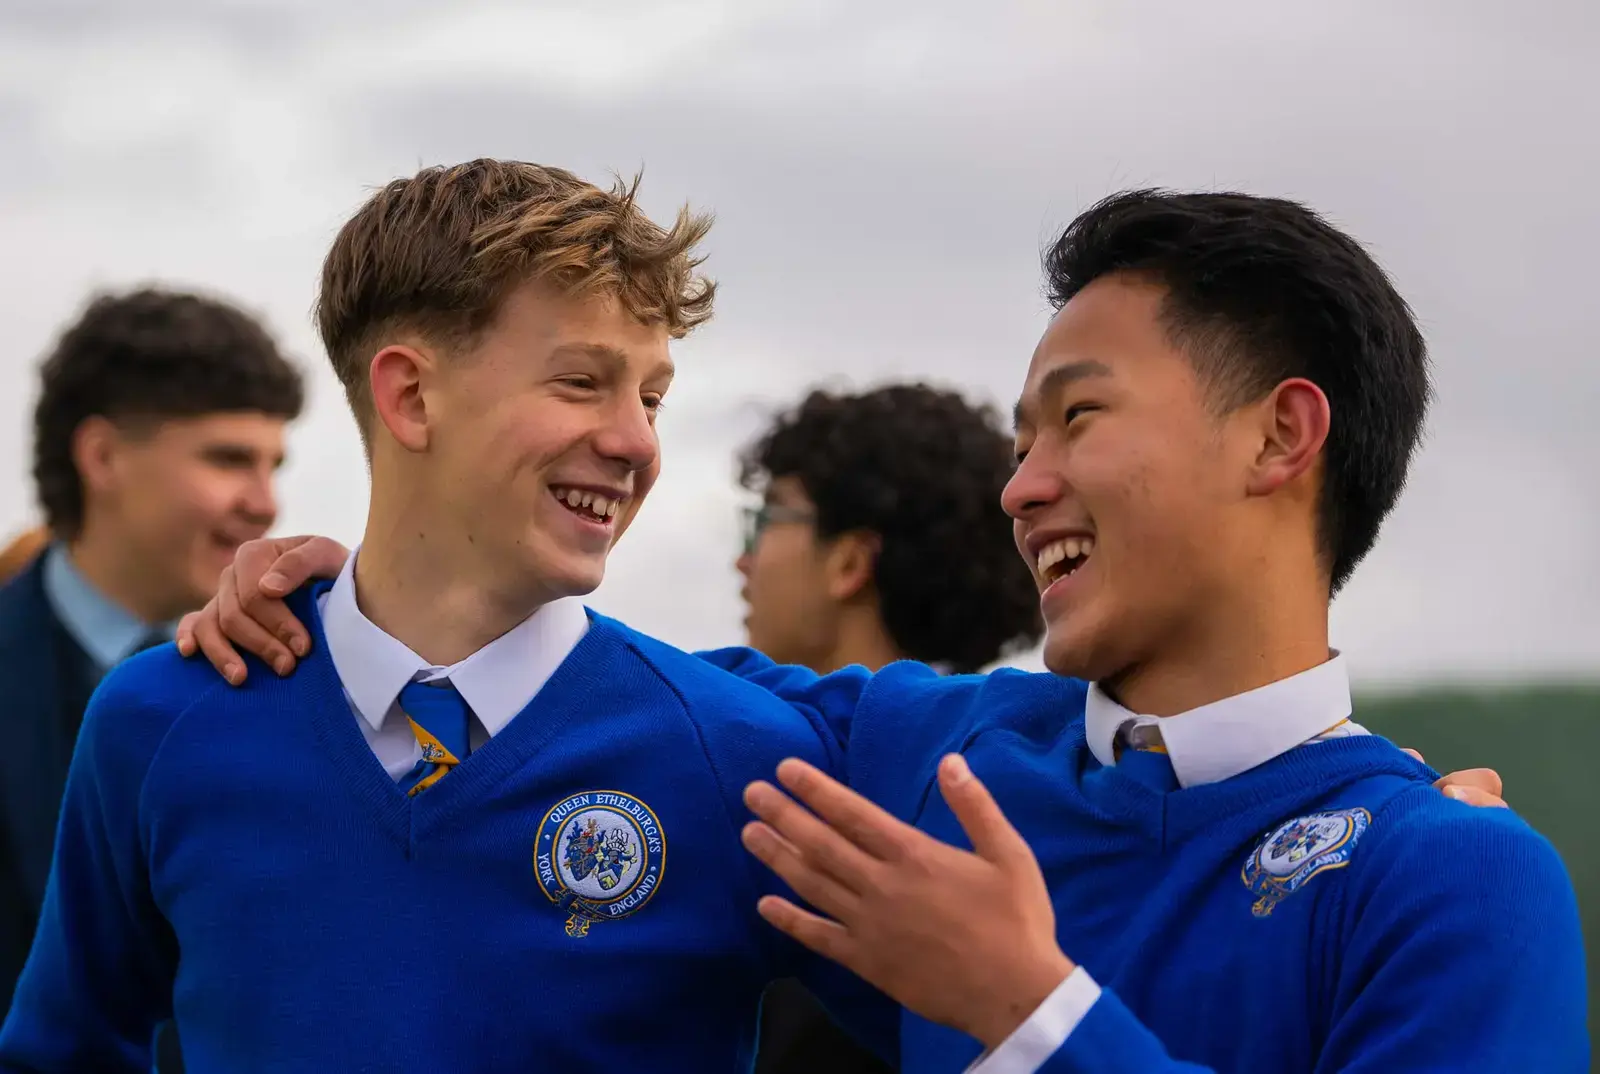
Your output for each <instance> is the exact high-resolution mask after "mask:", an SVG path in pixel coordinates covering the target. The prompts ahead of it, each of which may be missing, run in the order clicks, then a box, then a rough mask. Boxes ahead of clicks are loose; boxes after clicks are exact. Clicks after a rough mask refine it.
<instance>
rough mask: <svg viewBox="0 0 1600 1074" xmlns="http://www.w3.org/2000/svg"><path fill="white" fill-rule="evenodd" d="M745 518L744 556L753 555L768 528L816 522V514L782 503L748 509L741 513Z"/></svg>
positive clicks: (765, 504)
mask: <svg viewBox="0 0 1600 1074" xmlns="http://www.w3.org/2000/svg"><path fill="white" fill-rule="evenodd" d="M740 513H741V514H742V515H743V517H744V554H745V555H747V556H748V555H751V554H753V553H754V552H755V550H756V544H757V542H759V541H760V540H761V534H762V533H763V532H764V531H765V530H766V528H767V527H768V526H771V525H773V524H778V525H782V524H784V523H791V522H814V521H816V517H817V516H816V514H815V513H814V512H812V511H808V510H806V509H805V508H803V507H788V506H786V505H784V504H781V503H764V504H762V505H761V506H760V507H746V508H743V509H742V510H741V512H740Z"/></svg>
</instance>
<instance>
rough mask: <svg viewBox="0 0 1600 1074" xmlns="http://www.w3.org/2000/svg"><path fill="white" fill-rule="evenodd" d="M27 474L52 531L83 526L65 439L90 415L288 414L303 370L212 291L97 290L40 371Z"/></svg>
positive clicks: (300, 402) (296, 403)
mask: <svg viewBox="0 0 1600 1074" xmlns="http://www.w3.org/2000/svg"><path fill="white" fill-rule="evenodd" d="M39 379H40V391H39V401H38V404H37V405H36V406H35V407H34V412H33V434H34V435H33V479H34V483H35V485H36V487H37V490H38V496H39V502H40V505H41V506H42V507H43V509H44V513H45V521H46V523H47V524H48V525H49V527H50V530H51V532H52V533H54V534H55V535H57V536H58V537H63V538H66V539H71V538H74V537H76V536H77V535H78V534H79V532H80V531H81V529H82V528H83V510H84V506H83V482H82V479H81V476H80V475H79V473H78V468H77V465H76V464H75V463H74V462H73V459H72V439H73V436H74V434H75V433H76V432H77V429H78V426H79V425H81V424H82V423H83V422H84V421H85V420H86V419H88V418H90V417H104V418H108V419H110V420H113V421H120V422H161V421H166V420H170V419H174V418H194V417H201V416H203V415H206V414H214V413H225V412H243V411H252V412H256V413H262V414H270V415H273V416H276V417H281V418H284V419H285V420H292V419H294V418H296V417H298V416H299V415H300V410H301V408H302V407H303V406H304V404H305V388H304V385H303V384H302V382H301V378H300V373H299V372H298V371H297V370H296V369H295V367H294V366H293V365H291V364H290V363H289V361H288V360H287V359H286V358H285V357H284V356H283V354H282V353H281V352H280V351H279V350H278V346H277V344H276V343H274V342H273V340H272V337H271V335H269V334H268V332H267V330H266V328H264V327H263V326H262V325H261V323H260V322H259V321H257V320H256V319H255V318H253V317H251V316H250V315H249V314H247V313H245V312H244V311H242V310H240V309H238V308H237V307H235V306H232V305H230V304H228V303H226V302H223V301H220V300H218V299H213V298H207V297H203V296H201V295H197V294H188V293H181V292H173V291H166V290H161V289H157V288H143V289H140V290H136V291H132V292H129V293H127V294H122V295H100V296H97V297H96V298H94V299H93V300H92V301H91V302H90V303H89V305H88V308H87V309H85V310H84V312H83V314H82V316H80V317H79V318H78V320H77V321H76V322H75V323H74V324H73V325H72V326H71V327H69V328H68V329H67V330H66V331H65V332H64V333H62V335H61V338H60V339H59V340H58V341H57V342H56V346H55V349H54V350H53V351H52V352H51V353H50V354H49V356H48V357H47V358H46V359H45V360H44V363H43V365H42V366H41V367H40V370H39Z"/></svg>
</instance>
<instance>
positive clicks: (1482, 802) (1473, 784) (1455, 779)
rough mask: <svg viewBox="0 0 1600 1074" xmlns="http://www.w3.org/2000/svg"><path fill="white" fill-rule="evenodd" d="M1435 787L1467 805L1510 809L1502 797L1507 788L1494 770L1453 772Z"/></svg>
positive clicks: (1473, 769)
mask: <svg viewBox="0 0 1600 1074" xmlns="http://www.w3.org/2000/svg"><path fill="white" fill-rule="evenodd" d="M1434 786H1435V787H1437V788H1439V789H1440V790H1441V791H1443V792H1444V793H1445V794H1446V795H1448V796H1449V797H1451V798H1454V799H1455V800H1456V801H1458V802H1465V803H1466V804H1467V805H1473V806H1488V807H1492V808H1498V809H1505V808H1508V807H1507V806H1506V803H1505V799H1504V798H1502V797H1501V795H1502V794H1503V793H1504V790H1505V787H1504V785H1503V784H1502V783H1501V781H1500V773H1498V772H1496V771H1495V770H1494V769H1492V768H1468V769H1466V770H1464V771H1461V772H1451V773H1450V774H1449V775H1448V776H1445V777H1444V778H1443V779H1441V780H1439V782H1437V783H1435V784H1434Z"/></svg>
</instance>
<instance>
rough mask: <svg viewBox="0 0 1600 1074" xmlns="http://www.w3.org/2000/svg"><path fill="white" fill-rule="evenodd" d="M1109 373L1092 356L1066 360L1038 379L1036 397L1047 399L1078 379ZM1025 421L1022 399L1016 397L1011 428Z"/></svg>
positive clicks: (1020, 425)
mask: <svg viewBox="0 0 1600 1074" xmlns="http://www.w3.org/2000/svg"><path fill="white" fill-rule="evenodd" d="M1110 375H1111V367H1110V366H1108V365H1106V364H1105V363H1104V362H1101V361H1097V360H1095V359H1093V358H1085V359H1084V360H1083V361H1081V362H1068V363H1067V364H1066V365H1058V366H1056V367H1055V368H1054V369H1052V370H1050V372H1048V373H1046V374H1045V375H1044V376H1043V377H1041V378H1040V379H1039V391H1038V397H1039V398H1040V399H1048V398H1050V397H1051V396H1052V395H1056V394H1058V393H1060V392H1062V391H1064V390H1065V389H1067V388H1068V387H1070V386H1072V385H1073V384H1076V383H1077V382H1078V381H1080V380H1088V379H1089V378H1090V377H1109V376H1110ZM1027 423H1028V417H1027V408H1026V407H1025V406H1024V404H1023V400H1021V399H1018V400H1017V405H1016V406H1014V407H1012V408H1011V426H1012V428H1013V429H1020V428H1022V426H1023V425H1025V424H1027Z"/></svg>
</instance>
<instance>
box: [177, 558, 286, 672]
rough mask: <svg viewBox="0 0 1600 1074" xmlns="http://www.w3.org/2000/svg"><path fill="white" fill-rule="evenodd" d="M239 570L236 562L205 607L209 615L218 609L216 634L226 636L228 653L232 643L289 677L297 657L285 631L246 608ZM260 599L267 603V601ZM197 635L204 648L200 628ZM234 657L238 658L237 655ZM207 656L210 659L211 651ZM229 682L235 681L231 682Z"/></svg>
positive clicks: (226, 572) (252, 588)
mask: <svg viewBox="0 0 1600 1074" xmlns="http://www.w3.org/2000/svg"><path fill="white" fill-rule="evenodd" d="M238 567H239V564H238V563H235V564H234V565H233V567H230V568H229V569H228V570H226V571H223V572H222V583H221V585H220V586H219V587H218V589H217V595H216V597H215V598H214V599H213V600H212V602H211V603H210V604H208V605H206V612H209V611H210V610H211V609H212V608H213V607H214V608H215V609H216V616H215V618H216V627H217V631H218V632H219V634H221V635H224V636H225V637H224V638H223V640H222V642H221V644H223V645H225V646H226V647H227V650H228V652H233V645H228V644H227V643H228V642H232V643H233V644H234V645H238V646H239V647H240V648H242V649H244V650H245V651H246V652H250V653H254V654H255V655H256V656H258V657H260V658H261V659H262V660H263V661H265V662H266V663H267V665H268V666H269V667H271V668H272V669H273V670H274V671H276V672H277V673H278V674H279V675H287V674H289V672H290V671H292V670H294V655H293V654H292V653H291V652H290V651H289V646H288V645H287V644H285V643H284V642H283V641H282V640H280V639H281V638H282V634H281V633H279V631H281V630H282V627H281V625H279V626H278V629H277V631H275V630H274V629H273V627H274V623H273V622H272V621H270V620H271V618H272V617H271V616H270V615H269V616H268V620H269V621H267V622H263V621H262V619H261V616H260V615H259V614H257V613H254V612H252V611H251V610H249V609H247V608H246V607H245V606H244V600H243V595H242V593H241V589H243V588H244V587H245V585H246V583H244V582H243V581H242V580H241V579H240V578H239V577H238V573H237V571H238ZM249 588H250V591H252V592H253V591H254V587H253V586H251V587H249ZM259 599H261V600H262V601H264V599H265V598H259ZM274 603H278V604H279V607H283V606H282V604H281V602H274ZM201 614H202V615H205V614H206V613H205V612H202V613H201ZM288 614H289V612H288V609H287V608H283V615H288ZM280 618H281V617H280ZM289 618H290V619H291V620H292V619H293V618H294V617H293V616H289ZM196 636H197V637H200V638H201V645H202V648H204V636H203V634H202V633H201V631H200V630H199V629H198V628H197V629H196ZM235 655H236V656H237V654H235ZM207 656H208V658H209V656H210V653H209V652H208V653H207ZM211 662H212V663H213V664H215V663H216V661H215V660H212V661H211ZM243 667H244V665H243V662H242V661H241V662H240V670H241V671H242V670H243ZM223 674H224V675H226V674H227V672H223ZM229 681H232V680H231V679H230V680H229Z"/></svg>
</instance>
